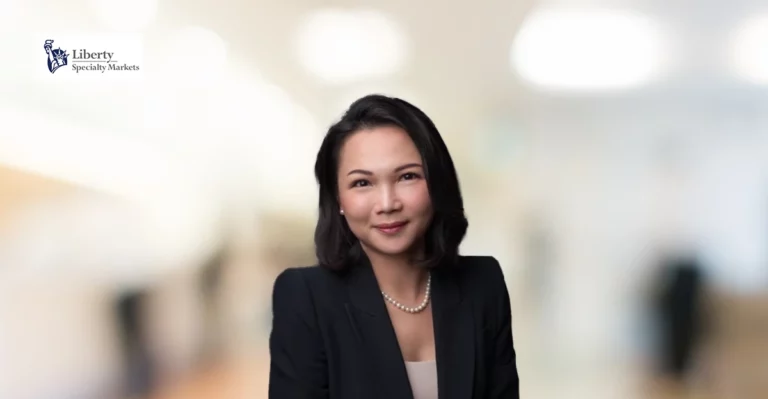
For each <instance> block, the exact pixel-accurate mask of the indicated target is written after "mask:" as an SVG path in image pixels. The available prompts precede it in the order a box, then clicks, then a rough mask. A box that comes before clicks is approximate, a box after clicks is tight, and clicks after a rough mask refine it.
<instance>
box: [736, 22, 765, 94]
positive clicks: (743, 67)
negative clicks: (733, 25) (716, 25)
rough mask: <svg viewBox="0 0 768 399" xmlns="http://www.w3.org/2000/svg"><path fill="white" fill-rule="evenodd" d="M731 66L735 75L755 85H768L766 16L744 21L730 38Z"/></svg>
mask: <svg viewBox="0 0 768 399" xmlns="http://www.w3.org/2000/svg"><path fill="white" fill-rule="evenodd" d="M730 50H731V54H730V56H731V57H730V59H731V64H732V67H733V69H734V70H735V72H736V73H738V74H739V75H740V76H741V77H743V78H744V79H746V80H748V81H750V82H752V83H756V84H768V15H760V16H756V17H752V18H750V19H747V20H746V21H744V22H743V23H742V24H741V25H740V26H739V27H738V28H737V29H736V30H735V31H734V33H733V35H732V37H731V48H730Z"/></svg>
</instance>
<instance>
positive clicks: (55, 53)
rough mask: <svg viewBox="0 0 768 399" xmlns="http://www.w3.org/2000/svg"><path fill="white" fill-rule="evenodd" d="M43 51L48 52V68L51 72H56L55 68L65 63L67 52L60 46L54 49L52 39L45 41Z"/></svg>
mask: <svg viewBox="0 0 768 399" xmlns="http://www.w3.org/2000/svg"><path fill="white" fill-rule="evenodd" d="M43 47H44V48H45V52H46V53H47V54H48V70H49V71H51V73H54V72H56V70H57V69H59V68H61V67H63V66H66V65H67V58H68V57H69V55H67V52H66V51H65V50H62V49H61V47H59V48H57V49H54V48H53V40H51V39H48V40H46V41H45V45H44V46H43Z"/></svg>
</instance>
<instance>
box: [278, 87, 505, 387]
mask: <svg viewBox="0 0 768 399" xmlns="http://www.w3.org/2000/svg"><path fill="white" fill-rule="evenodd" d="M315 175H316V178H317V180H318V183H319V190H320V196H319V197H320V203H319V219H318V222H317V227H316V230H315V245H316V255H317V258H318V262H319V265H318V266H315V267H306V268H291V269H288V270H286V271H284V272H283V273H281V274H280V276H279V277H278V278H277V280H276V282H275V285H274V290H273V326H272V332H271V335H270V354H271V364H270V378H269V397H270V398H273V399H278V398H280V399H283V398H372V397H385V398H414V399H436V398H438V396H439V397H440V398H443V399H444V398H519V378H518V372H517V365H516V354H515V350H514V346H513V339H512V329H511V311H510V300H509V294H508V291H507V287H506V284H505V281H504V276H503V274H502V270H501V268H500V266H499V263H498V262H497V261H496V260H495V259H494V258H493V257H465V256H460V255H459V254H458V247H459V244H460V243H461V241H462V240H463V238H464V235H465V232H466V229H467V226H468V222H467V220H466V218H465V216H464V210H463V200H462V196H461V191H460V187H459V182H458V178H457V174H456V170H455V168H454V166H453V161H452V159H451V156H450V154H449V153H448V149H447V147H446V145H445V143H444V142H443V139H442V138H441V136H440V134H439V132H438V130H437V129H436V127H435V126H434V124H433V123H432V121H431V120H430V118H429V117H428V116H427V115H425V114H424V113H423V112H422V111H421V110H419V109H418V108H416V107H415V106H413V105H411V104H409V103H407V102H405V101H403V100H400V99H396V98H390V97H385V96H379V95H370V96H366V97H363V98H361V99H359V100H357V101H355V102H354V103H353V104H352V105H351V106H350V108H349V109H348V110H347V111H346V113H345V114H344V116H343V117H342V118H341V120H340V121H339V122H338V123H336V124H335V125H333V126H331V128H330V129H329V131H328V133H327V135H326V137H325V139H324V141H323V143H322V145H321V147H320V151H319V153H318V156H317V161H316V164H315Z"/></svg>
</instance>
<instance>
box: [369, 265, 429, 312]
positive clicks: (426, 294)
mask: <svg viewBox="0 0 768 399" xmlns="http://www.w3.org/2000/svg"><path fill="white" fill-rule="evenodd" d="M431 286H432V274H429V275H428V276H427V289H426V291H425V292H424V300H423V301H421V303H420V304H419V306H416V307H408V306H405V305H403V304H402V303H400V302H398V301H396V300H394V299H392V297H391V296H389V295H387V293H386V292H384V291H381V295H382V296H383V297H384V299H386V300H387V302H389V303H391V304H392V305H394V306H395V307H396V308H398V309H400V310H402V311H403V312H408V313H419V312H421V311H422V310H424V309H426V308H427V305H428V304H429V292H430V288H431Z"/></svg>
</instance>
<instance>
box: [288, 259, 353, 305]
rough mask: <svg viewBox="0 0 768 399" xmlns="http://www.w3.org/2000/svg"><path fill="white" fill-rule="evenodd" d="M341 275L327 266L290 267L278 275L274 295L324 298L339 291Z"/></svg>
mask: <svg viewBox="0 0 768 399" xmlns="http://www.w3.org/2000/svg"><path fill="white" fill-rule="evenodd" d="M340 282H341V277H340V276H339V275H338V274H337V273H336V272H334V271H331V270H328V269H327V268H325V267H322V266H318V265H314V266H297V267H289V268H287V269H285V270H283V271H282V272H280V274H279V275H278V276H277V278H276V279H275V284H274V288H273V296H275V297H276V296H279V295H280V294H283V293H286V294H287V295H293V296H297V297H303V298H304V299H310V298H312V299H315V300H323V299H327V297H329V296H331V297H332V296H334V295H333V293H334V292H337V291H338V288H339V283H340Z"/></svg>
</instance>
